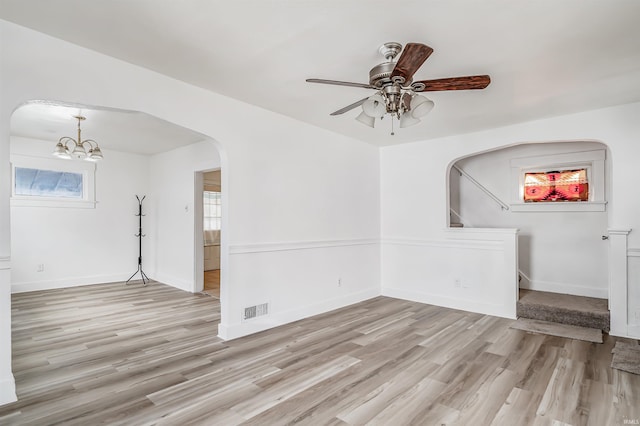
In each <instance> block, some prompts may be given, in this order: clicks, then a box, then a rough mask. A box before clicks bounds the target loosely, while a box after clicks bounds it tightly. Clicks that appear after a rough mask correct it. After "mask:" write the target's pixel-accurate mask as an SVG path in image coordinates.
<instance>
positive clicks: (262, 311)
mask: <svg viewBox="0 0 640 426" xmlns="http://www.w3.org/2000/svg"><path fill="white" fill-rule="evenodd" d="M268 313H269V304H268V303H263V304H261V305H255V306H249V307H248V308H244V319H245V320H250V319H252V318H255V317H261V316H263V315H267V314H268Z"/></svg>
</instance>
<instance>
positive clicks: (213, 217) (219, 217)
mask: <svg viewBox="0 0 640 426" xmlns="http://www.w3.org/2000/svg"><path fill="white" fill-rule="evenodd" d="M209 192H210V193H214V194H218V195H217V197H216V199H217V200H218V203H217V204H212V205H214V206H220V209H219V210H220V216H207V215H206V213H205V210H206V205H207V202H206V200H205V197H206V194H207V193H209ZM207 219H217V223H218V228H217V229H208V228H207V227H206V226H205V222H206V221H207ZM221 228H222V192H221V191H207V190H206V189H205V190H204V191H202V229H203V230H204V231H219V230H220V229H221Z"/></svg>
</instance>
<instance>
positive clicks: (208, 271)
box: [202, 170, 222, 299]
mask: <svg viewBox="0 0 640 426" xmlns="http://www.w3.org/2000/svg"><path fill="white" fill-rule="evenodd" d="M202 176H203V179H202V183H203V185H202V224H203V226H202V229H203V238H202V241H203V255H204V262H203V265H204V279H203V283H204V285H203V292H204V293H207V294H209V295H210V296H212V297H215V298H218V299H219V298H220V228H221V227H220V225H221V219H222V203H221V195H222V194H221V173H220V170H213V171H209V172H204V173H203V174H202Z"/></svg>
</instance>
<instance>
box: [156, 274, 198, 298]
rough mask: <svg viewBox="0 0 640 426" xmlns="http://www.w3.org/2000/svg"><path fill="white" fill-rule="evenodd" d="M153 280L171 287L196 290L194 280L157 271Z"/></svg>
mask: <svg viewBox="0 0 640 426" xmlns="http://www.w3.org/2000/svg"><path fill="white" fill-rule="evenodd" d="M153 280H154V281H158V282H161V283H162V284H166V285H169V286H171V287H175V288H177V289H180V290H184V291H188V292H189V293H193V292H194V287H195V284H194V282H193V281H189V280H185V279H182V278H177V277H173V276H171V275H167V274H163V273H156V274H155V275H154V276H153Z"/></svg>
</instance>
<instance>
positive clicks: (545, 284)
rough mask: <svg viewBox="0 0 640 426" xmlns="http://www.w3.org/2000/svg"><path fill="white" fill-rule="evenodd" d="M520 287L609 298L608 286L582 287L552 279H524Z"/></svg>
mask: <svg viewBox="0 0 640 426" xmlns="http://www.w3.org/2000/svg"><path fill="white" fill-rule="evenodd" d="M520 288H523V289H525V290H536V291H548V292H550V293H562V294H573V295H574V296H585V297H596V298H598V299H608V298H609V289H608V287H603V288H596V287H582V286H577V285H573V284H566V283H556V282H552V281H539V280H531V282H527V281H526V280H522V282H521V283H520Z"/></svg>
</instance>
